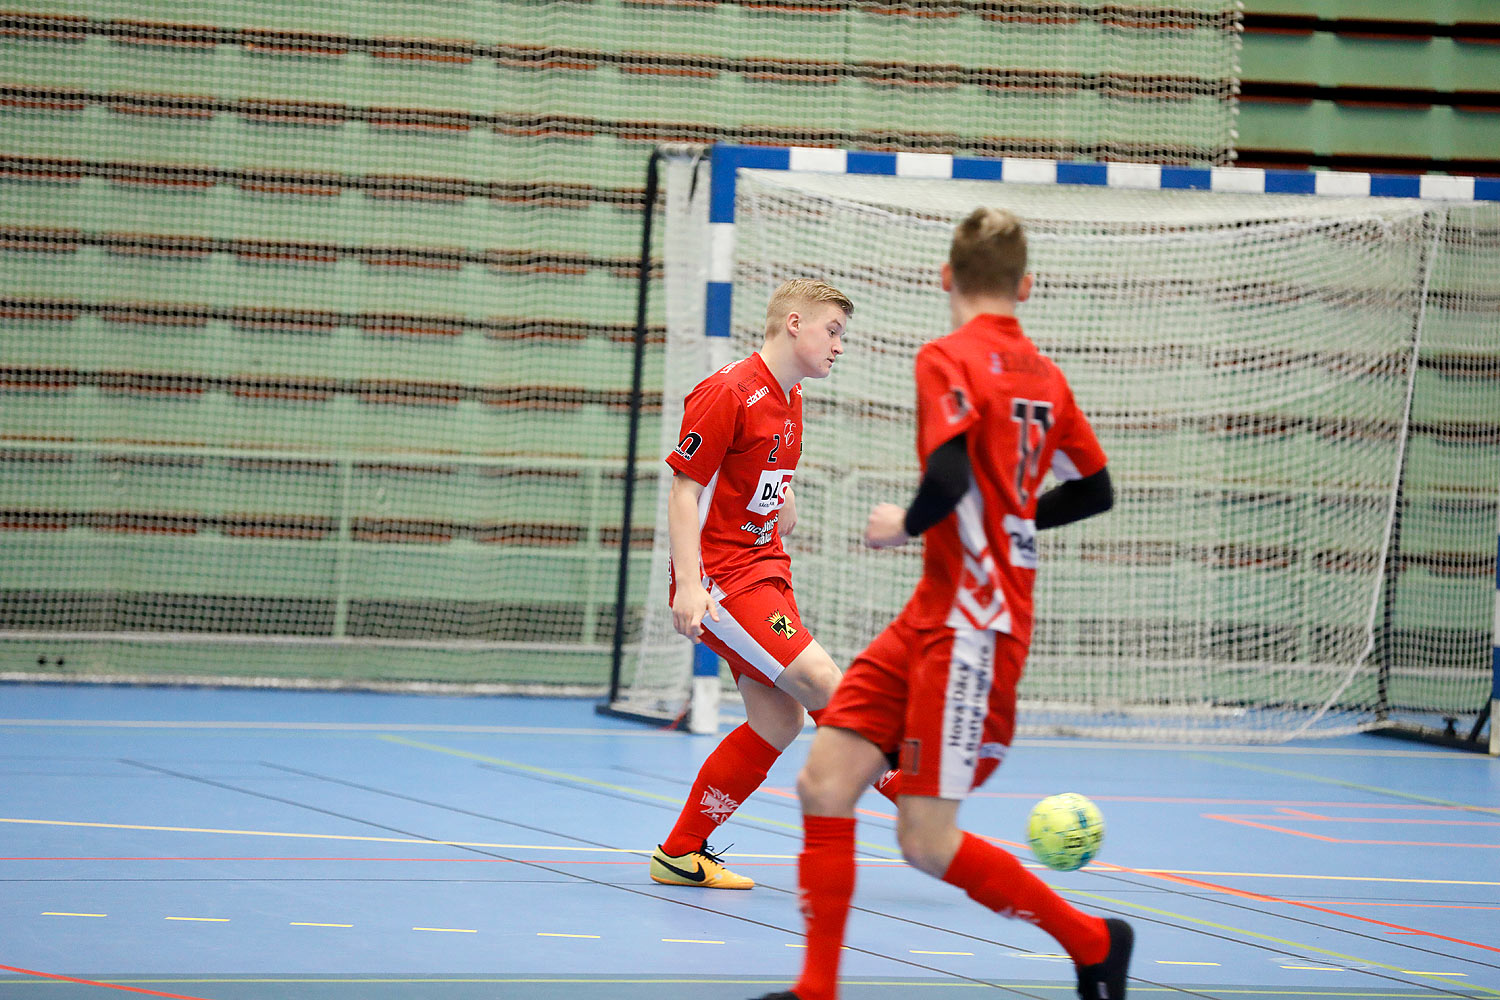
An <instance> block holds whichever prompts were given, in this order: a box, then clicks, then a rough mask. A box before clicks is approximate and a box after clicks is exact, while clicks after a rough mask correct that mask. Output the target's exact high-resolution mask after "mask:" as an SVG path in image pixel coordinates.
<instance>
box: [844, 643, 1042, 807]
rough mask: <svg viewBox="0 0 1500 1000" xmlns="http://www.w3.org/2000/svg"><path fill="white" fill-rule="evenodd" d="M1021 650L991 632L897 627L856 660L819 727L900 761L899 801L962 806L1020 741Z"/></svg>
mask: <svg viewBox="0 0 1500 1000" xmlns="http://www.w3.org/2000/svg"><path fill="white" fill-rule="evenodd" d="M1025 665H1026V646H1025V645H1023V644H1022V643H1021V642H1020V641H1018V640H1016V639H1013V638H1011V637H1010V636H1008V635H1004V634H1002V633H998V632H992V631H990V630H988V629H974V628H950V627H947V626H939V627H926V628H919V627H916V626H913V625H911V624H908V623H907V622H906V621H904V620H903V619H901V618H897V619H896V620H895V621H893V622H891V624H890V625H888V626H886V629H885V631H884V632H881V633H880V634H879V635H878V636H876V637H875V641H874V642H872V643H870V645H869V646H868V647H866V649H865V651H864V652H863V653H860V654H859V656H857V657H855V659H854V663H853V664H851V665H850V667H849V670H848V672H847V673H845V674H844V679H843V681H841V682H840V683H839V687H838V690H837V691H836V692H834V695H833V700H832V701H831V702H830V703H829V705H828V708H827V709H826V711H825V713H824V715H823V717H822V719H820V720H819V724H820V725H824V726H837V727H839V728H840V729H848V730H852V731H853V732H856V733H858V734H860V735H861V736H863V737H864V738H865V739H867V740H869V741H870V742H871V743H874V744H875V745H876V746H878V747H880V749H882V750H884V751H885V752H886V753H888V754H889V753H894V752H895V751H897V750H898V749H899V750H900V753H901V771H902V774H901V792H902V794H903V795H927V796H932V797H935V798H940V799H962V798H964V797H965V796H967V795H968V794H969V791H970V790H971V789H974V788H977V787H979V785H981V784H983V782H984V780H985V779H986V778H988V777H989V776H990V774H992V773H993V772H994V770H995V768H996V767H997V766H999V764H1000V761H1001V760H1002V759H1004V757H1005V750H1006V748H1007V747H1009V746H1010V741H1011V739H1012V738H1013V737H1014V736H1015V731H1016V685H1017V684H1018V683H1020V680H1021V671H1022V670H1023V669H1024V668H1025Z"/></svg>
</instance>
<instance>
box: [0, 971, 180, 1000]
mask: <svg viewBox="0 0 1500 1000" xmlns="http://www.w3.org/2000/svg"><path fill="white" fill-rule="evenodd" d="M0 969H4V970H5V971H6V972H19V973H20V974H21V975H23V976H34V977H36V978H38V979H55V980H57V981H58V982H62V983H80V984H82V985H84V986H102V987H104V988H105V989H108V990H124V991H125V992H126V993H145V994H146V995H148V996H153V997H171V998H172V1000H208V998H207V997H191V996H188V995H187V994H185V993H163V992H161V991H160V990H143V989H140V988H138V987H135V986H122V985H119V984H118V983H105V982H100V981H99V980H97V979H79V978H77V977H76V976H60V975H58V974H57V973H55V972H38V971H37V970H35V969H23V968H21V967H20V966H16V965H0ZM148 981H149V980H148ZM189 981H191V980H189ZM22 982H29V980H22Z"/></svg>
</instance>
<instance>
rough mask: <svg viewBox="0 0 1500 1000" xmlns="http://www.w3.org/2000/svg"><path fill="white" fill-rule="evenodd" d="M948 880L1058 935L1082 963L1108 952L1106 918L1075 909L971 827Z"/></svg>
mask: <svg viewBox="0 0 1500 1000" xmlns="http://www.w3.org/2000/svg"><path fill="white" fill-rule="evenodd" d="M943 881H944V882H947V883H949V884H950V885H956V886H958V887H959V888H960V889H962V890H963V891H964V892H967V893H968V894H969V898H971V899H973V900H974V901H975V902H977V903H979V905H981V906H984V907H988V908H989V909H991V910H994V911H995V912H996V913H999V914H1001V915H1002V916H1007V917H1019V918H1020V919H1022V920H1029V921H1031V922H1032V923H1034V924H1036V925H1037V926H1038V927H1040V928H1041V929H1042V930H1044V931H1046V932H1047V933H1048V934H1051V935H1052V936H1053V937H1055V938H1057V943H1058V944H1060V945H1062V946H1063V949H1064V950H1066V951H1067V953H1068V955H1069V956H1071V957H1072V959H1073V961H1074V962H1075V963H1077V964H1078V965H1093V964H1094V963H1096V962H1102V961H1104V956H1105V955H1107V954H1108V953H1109V930H1108V928H1106V927H1105V926H1104V921H1103V920H1101V919H1100V918H1098V917H1091V916H1089V915H1088V914H1087V913H1084V912H1082V911H1080V910H1077V909H1074V908H1073V907H1072V906H1070V905H1069V904H1068V903H1067V901H1066V900H1064V899H1063V898H1062V897H1061V896H1059V895H1058V894H1057V893H1055V892H1053V891H1052V890H1051V889H1049V888H1048V887H1047V884H1046V883H1045V882H1043V881H1042V880H1041V879H1039V878H1037V877H1036V876H1035V875H1033V874H1032V873H1031V872H1029V871H1027V870H1026V869H1025V868H1023V867H1021V862H1019V861H1017V860H1016V859H1015V858H1013V857H1011V855H1010V853H1009V852H1007V851H1005V850H1002V849H1001V848H999V847H996V846H995V845H993V844H987V843H985V842H984V841H982V840H980V839H979V838H978V837H976V836H974V835H973V834H971V833H965V834H964V839H963V843H962V844H960V845H959V848H958V853H957V854H955V855H954V856H953V862H952V863H951V864H950V865H948V870H947V871H946V872H944V873H943Z"/></svg>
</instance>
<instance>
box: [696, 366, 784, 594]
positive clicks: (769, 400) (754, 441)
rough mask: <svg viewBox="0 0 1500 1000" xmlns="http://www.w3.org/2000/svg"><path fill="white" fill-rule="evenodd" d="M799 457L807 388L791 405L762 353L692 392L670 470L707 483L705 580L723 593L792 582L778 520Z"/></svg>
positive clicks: (701, 534) (702, 534)
mask: <svg viewBox="0 0 1500 1000" xmlns="http://www.w3.org/2000/svg"><path fill="white" fill-rule="evenodd" d="M801 457H802V386H800V385H797V386H793V387H792V395H791V398H790V399H788V398H787V397H786V396H785V395H783V394H782V391H781V384H780V383H778V382H777V381H776V377H775V376H774V375H772V374H771V369H769V368H767V367H766V363H765V361H764V360H763V359H762V358H761V356H760V355H759V354H752V355H750V356H749V357H748V358H744V359H742V360H739V361H736V362H734V363H733V364H731V365H726V366H725V367H723V368H720V369H719V370H718V371H717V372H714V374H712V375H710V376H709V377H708V378H706V379H704V380H703V381H702V382H699V383H698V385H697V386H696V387H694V389H693V391H692V392H690V393H688V396H687V400H686V402H685V404H684V408H683V414H682V434H681V437H680V438H679V440H678V445H677V449H676V450H675V451H673V452H672V454H670V455H668V456H667V464H668V465H670V466H671V467H672V468H673V469H674V470H675V471H677V472H680V473H682V474H683V475H685V476H691V477H692V478H693V479H694V480H696V481H697V482H699V483H701V484H703V487H704V490H703V494H702V496H700V497H699V499H698V538H699V548H700V550H701V553H702V559H703V575H704V576H707V577H709V578H710V579H711V580H712V582H713V583H714V584H717V585H718V586H719V588H720V589H721V590H723V591H724V593H725V594H733V593H736V592H738V591H740V590H743V589H744V588H745V587H747V586H749V585H750V584H753V583H758V582H760V581H762V580H785V581H787V583H790V582H791V579H792V563H791V560H790V559H789V558H787V554H786V550H785V549H784V548H782V546H781V532H780V531H778V530H777V527H776V522H777V521H778V520H779V519H780V516H781V515H780V510H781V507H782V505H783V504H784V503H785V502H786V491H787V487H789V486H790V485H791V483H792V473H793V471H795V470H796V468H797V460H798V459H799V458H801ZM671 579H672V580H673V585H672V590H674V591H675V590H676V576H675V575H674V576H672V577H671Z"/></svg>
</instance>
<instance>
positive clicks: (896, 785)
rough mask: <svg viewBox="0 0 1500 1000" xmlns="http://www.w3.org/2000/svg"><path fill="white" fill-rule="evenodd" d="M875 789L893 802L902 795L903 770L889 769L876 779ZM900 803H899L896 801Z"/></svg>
mask: <svg viewBox="0 0 1500 1000" xmlns="http://www.w3.org/2000/svg"><path fill="white" fill-rule="evenodd" d="M875 790H876V791H877V792H879V793H880V794H881V795H884V796H885V797H886V798H888V799H890V800H891V802H892V803H896V799H898V798H899V797H900V796H901V772H900V771H896V770H891V771H887V772H885V773H884V774H882V775H881V776H880V777H878V778H876V779H875ZM896 804H897V805H899V803H896Z"/></svg>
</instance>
